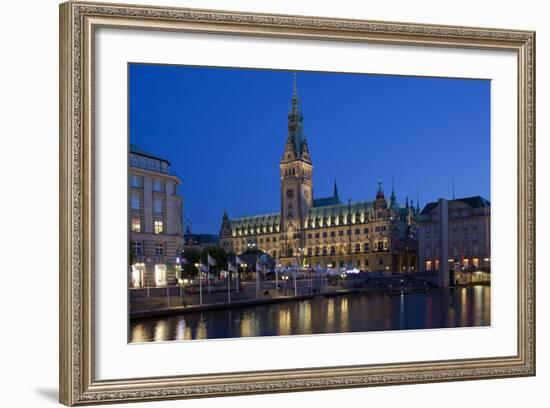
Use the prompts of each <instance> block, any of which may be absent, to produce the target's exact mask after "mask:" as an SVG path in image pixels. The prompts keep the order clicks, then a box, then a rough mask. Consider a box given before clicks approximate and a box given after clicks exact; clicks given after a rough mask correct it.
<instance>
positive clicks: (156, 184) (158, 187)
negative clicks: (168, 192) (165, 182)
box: [153, 180, 162, 192]
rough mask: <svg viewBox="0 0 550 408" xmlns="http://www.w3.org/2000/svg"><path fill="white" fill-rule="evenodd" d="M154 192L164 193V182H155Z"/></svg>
mask: <svg viewBox="0 0 550 408" xmlns="http://www.w3.org/2000/svg"><path fill="white" fill-rule="evenodd" d="M153 191H157V192H161V191H162V181H160V180H153Z"/></svg>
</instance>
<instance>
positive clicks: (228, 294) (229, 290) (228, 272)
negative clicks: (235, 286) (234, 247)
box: [227, 261, 231, 303]
mask: <svg viewBox="0 0 550 408" xmlns="http://www.w3.org/2000/svg"><path fill="white" fill-rule="evenodd" d="M227 303H231V270H230V268H229V261H227Z"/></svg>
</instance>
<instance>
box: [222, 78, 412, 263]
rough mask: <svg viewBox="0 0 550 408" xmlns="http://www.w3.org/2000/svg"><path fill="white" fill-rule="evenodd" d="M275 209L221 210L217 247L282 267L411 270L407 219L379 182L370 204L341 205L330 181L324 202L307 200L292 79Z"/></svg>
mask: <svg viewBox="0 0 550 408" xmlns="http://www.w3.org/2000/svg"><path fill="white" fill-rule="evenodd" d="M279 169H280V183H281V184H280V188H281V210H280V212H278V213H273V214H262V215H256V216H249V217H241V218H236V219H230V218H229V216H228V214H227V213H224V215H223V219H222V225H221V229H220V244H221V245H222V246H223V247H224V248H225V249H226V250H228V251H234V252H236V253H242V252H244V251H245V250H246V249H248V248H251V247H253V248H258V249H260V250H262V251H264V252H267V253H269V254H270V255H271V256H272V257H273V258H275V259H277V260H278V263H279V264H281V265H283V266H290V265H299V266H300V267H309V268H316V267H321V268H327V267H328V268H344V267H346V268H357V269H359V270H363V271H380V272H385V273H392V272H410V271H414V270H415V268H417V256H416V254H417V239H416V227H415V223H414V220H415V217H416V216H417V214H418V212H419V209H418V207H417V208H414V206H413V205H412V203H411V205H409V203H408V200H407V202H406V204H405V205H401V206H400V205H399V204H398V203H397V199H396V196H395V192H394V191H393V188H392V194H391V197H390V199H389V200H387V199H386V197H385V195H384V192H383V189H382V185H381V183H379V186H378V190H377V192H376V198H375V199H374V200H372V201H362V202H351V200H350V201H349V202H348V203H342V202H341V200H340V197H339V195H338V189H337V186H336V182H335V184H334V192H333V195H332V196H330V197H325V198H318V199H314V193H313V191H314V190H313V187H314V186H313V162H312V159H311V155H310V152H309V147H308V144H307V140H306V137H305V134H304V126H303V115H302V112H301V109H300V104H299V101H298V93H297V90H296V81H295V82H294V92H293V95H292V106H291V108H290V111H289V113H288V137H287V140H286V144H285V148H284V152H283V155H282V158H281V160H280V163H279Z"/></svg>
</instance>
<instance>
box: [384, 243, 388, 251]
mask: <svg viewBox="0 0 550 408" xmlns="http://www.w3.org/2000/svg"><path fill="white" fill-rule="evenodd" d="M387 250H388V241H384V251H387Z"/></svg>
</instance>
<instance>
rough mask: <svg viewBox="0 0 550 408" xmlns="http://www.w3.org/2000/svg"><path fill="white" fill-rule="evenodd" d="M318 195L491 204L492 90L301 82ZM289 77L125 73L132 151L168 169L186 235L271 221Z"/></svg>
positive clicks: (419, 81) (143, 69)
mask: <svg viewBox="0 0 550 408" xmlns="http://www.w3.org/2000/svg"><path fill="white" fill-rule="evenodd" d="M297 78H298V96H299V98H300V103H301V106H302V111H303V114H304V130H305V135H306V138H307V141H308V144H309V149H310V152H311V155H312V160H313V166H314V173H313V181H314V195H315V197H316V198H319V197H323V196H327V195H330V194H331V193H332V188H333V183H334V180H335V179H336V180H337V182H338V190H339V193H340V197H341V199H342V200H343V201H347V199H348V198H351V199H352V200H353V201H363V200H373V199H374V196H375V193H376V189H377V184H376V183H377V182H378V181H381V182H383V187H384V191H385V193H386V196H387V197H389V195H390V192H391V180H392V176H393V178H394V185H395V191H396V194H397V199H398V201H399V202H400V203H404V202H405V198H406V197H409V200H411V199H413V200H414V201H415V202H416V197H417V194H418V195H419V197H420V205H421V207H422V206H423V205H425V204H426V203H427V202H429V201H433V200H436V199H437V198H439V197H446V198H452V178H453V177H454V179H455V196H456V197H457V198H459V197H466V196H473V195H481V196H483V197H485V198H487V199H490V81H489V80H471V79H446V78H420V77H400V76H381V75H365V74H333V73H319V72H298V73H297ZM292 87H293V72H291V71H273V70H250V69H227V68H204V67H184V66H163V65H142V64H131V65H130V67H129V92H130V94H129V104H130V106H129V115H130V117H129V126H130V142H131V143H135V144H137V145H139V146H140V147H142V148H143V149H145V150H148V151H150V152H151V153H153V154H155V155H158V156H161V157H163V158H166V159H167V160H169V161H170V162H171V164H172V170H173V171H174V172H175V173H176V174H177V175H178V176H179V177H180V178H181V181H182V185H181V187H180V193H181V194H182V195H183V197H184V213H185V216H187V215H188V216H189V217H190V219H191V221H192V223H193V232H196V233H216V234H217V233H218V230H219V226H220V223H221V218H222V215H223V210H224V208H225V209H227V211H228V213H229V216H230V217H232V218H233V217H238V216H242V215H254V214H261V213H270V212H278V211H279V206H280V193H279V168H278V165H279V160H280V157H281V155H282V153H283V148H284V145H285V141H286V137H287V112H288V108H289V104H290V99H291V96H292Z"/></svg>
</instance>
